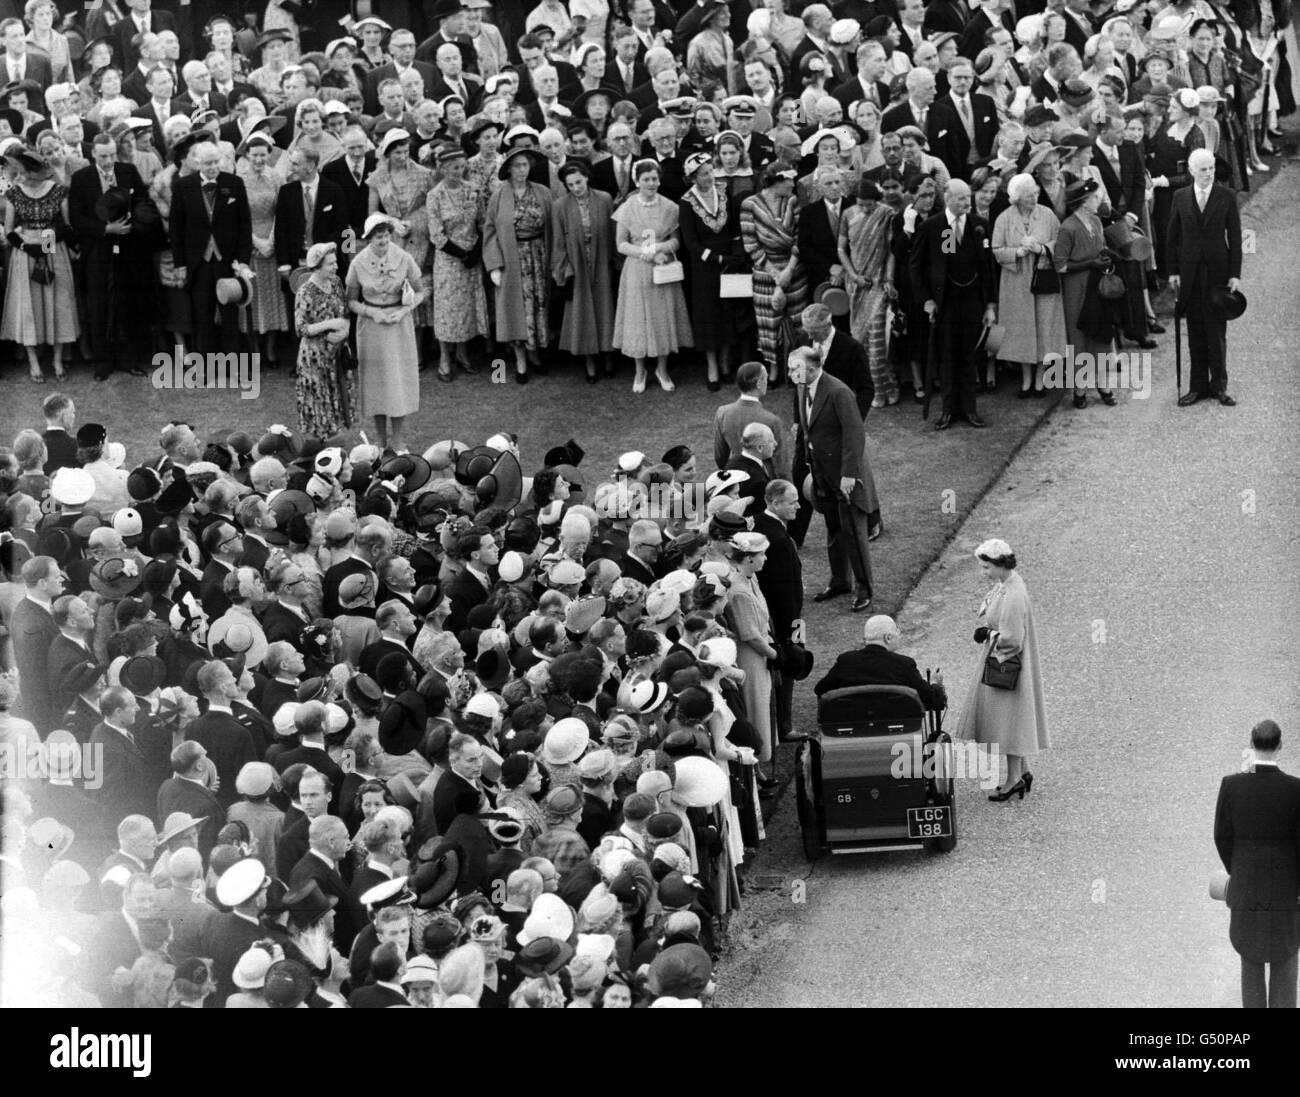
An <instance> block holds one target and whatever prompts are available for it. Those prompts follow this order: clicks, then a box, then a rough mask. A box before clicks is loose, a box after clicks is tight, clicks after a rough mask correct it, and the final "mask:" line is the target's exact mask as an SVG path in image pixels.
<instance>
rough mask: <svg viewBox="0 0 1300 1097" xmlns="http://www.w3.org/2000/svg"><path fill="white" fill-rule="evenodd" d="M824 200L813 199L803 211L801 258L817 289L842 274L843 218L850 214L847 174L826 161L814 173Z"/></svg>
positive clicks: (800, 222)
mask: <svg viewBox="0 0 1300 1097" xmlns="http://www.w3.org/2000/svg"><path fill="white" fill-rule="evenodd" d="M813 182H814V183H815V184H816V186H817V189H818V190H819V191H820V192H821V199H820V200H819V201H816V202H809V203H808V205H806V206H804V208H803V209H802V210H800V212H799V228H798V243H799V259H800V261H801V262H802V263H803V267H804V270H805V271H806V272H807V275H808V285H809V286H810V287H811V288H813V289H816V288H817V287H818V286H820V285H821V284H822V283H823V282H829V281H831V280H832V279H833V278H834V277H835V276H837V275H839V274H840V269H839V268H840V255H839V243H838V242H839V232H840V219H841V218H842V217H843V216H844V215H845V214H847V213H848V208H847V206H846V205H845V202H844V173H843V172H842V171H840V169H839V168H837V167H833V166H831V165H828V164H823V165H822V166H820V167H819V168H817V170H816V171H814V172H813Z"/></svg>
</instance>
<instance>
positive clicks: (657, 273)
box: [651, 259, 686, 286]
mask: <svg viewBox="0 0 1300 1097" xmlns="http://www.w3.org/2000/svg"><path fill="white" fill-rule="evenodd" d="M651 275H652V277H653V278H654V283H655V285H656V286H667V285H671V284H672V283H673V282H684V281H685V280H686V270H685V268H684V267H683V266H682V261H681V260H680V259H673V260H671V261H670V262H667V263H661V264H659V266H657V267H654V268H652V270H651Z"/></svg>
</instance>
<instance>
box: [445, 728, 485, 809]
mask: <svg viewBox="0 0 1300 1097" xmlns="http://www.w3.org/2000/svg"><path fill="white" fill-rule="evenodd" d="M447 761H448V767H447V770H446V772H444V773H443V775H442V776H441V777H439V778H438V783H437V785H435V786H434V789H433V818H434V822H435V823H436V824H437V827H438V833H439V834H446V833H447V831H448V830H449V829H450V828H451V824H452V823H453V822H455V820H456V817H457V816H458V815H475V814H477V813H478V810H479V807H480V806H481V804H482V802H483V800H484V795H483V786H482V785H481V784H480V778H481V777H482V774H483V747H482V745H481V744H480V743H479V741H478V740H477V739H475V738H473V737H472V736H469V735H460V734H457V735H453V736H452V738H451V743H450V745H449V746H448V748H447Z"/></svg>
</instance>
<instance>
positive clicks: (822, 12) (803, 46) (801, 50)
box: [790, 4, 849, 88]
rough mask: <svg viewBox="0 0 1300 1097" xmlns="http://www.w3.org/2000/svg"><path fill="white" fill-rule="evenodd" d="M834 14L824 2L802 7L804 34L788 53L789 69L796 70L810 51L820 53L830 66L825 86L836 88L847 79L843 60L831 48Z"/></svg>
mask: <svg viewBox="0 0 1300 1097" xmlns="http://www.w3.org/2000/svg"><path fill="white" fill-rule="evenodd" d="M834 24H835V16H834V15H832V14H831V9H830V8H828V7H827V6H826V5H825V4H809V5H808V6H807V7H806V8H804V9H803V27H804V35H803V38H801V39H800V40H799V44H798V45H797V46H795V48H794V52H793V53H792V54H791V55H790V71H791V72H798V71H799V64H800V62H801V61H803V59H804V57H806V56H807V55H808V54H810V53H820V54H821V55H822V56H823V57H825V58H826V61H827V63H828V64H829V65H830V67H831V75H830V79H828V80H827V81H826V86H827V87H829V88H836V87H838V86H839V85H840V84H842V83H844V81H845V80H847V79H848V75H849V74H848V72H847V71H846V70H845V68H844V62H843V61H842V60H841V59H840V58H839V57H838V56H837V55H836V53H835V51H834V50H833V49H831V27H832V26H834Z"/></svg>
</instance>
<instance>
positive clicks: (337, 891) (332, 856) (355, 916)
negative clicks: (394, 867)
mask: <svg viewBox="0 0 1300 1097" xmlns="http://www.w3.org/2000/svg"><path fill="white" fill-rule="evenodd" d="M307 840H308V842H309V843H310V848H309V849H308V851H307V853H306V854H305V855H304V856H303V857H302V858H301V859H300V860H299V861H298V863H297V864H296V865H294V867H293V869H292V871H291V872H290V873H289V880H288V884H289V887H290V888H299V887H302V885H303V884H305V883H307V881H309V880H314V881H315V882H316V884H317V886H318V887H319V888H320V889H321V891H322V892H323V893H324V894H325V895H326V896H327V897H328V896H331V895H333V896H335V897H337V898H338V901H339V903H338V906H337V907H335V908H334V941H335V943H336V944H337V945H338V947H339V951H340V952H343V953H344V954H345V955H346V954H347V952H348V950H349V949H351V947H352V940H353V938H354V937H356V935H357V934H358V933H359V932H360V931H361V927H362V926H364V925H365V924H366V915H365V911H364V910H362V908H361V904H360V903H359V902H357V899H356V897H355V896H354V895H353V894H352V893H351V892H350V891H349V890H348V886H347V884H345V883H344V882H343V876H342V874H341V873H340V872H339V868H338V865H339V862H340V861H341V860H343V858H344V857H346V856H347V855H348V851H349V849H350V847H351V840H350V839H349V838H348V828H347V826H346V825H345V824H344V822H343V820H342V819H339V818H337V817H336V816H333V815H321V816H319V817H318V818H316V819H313V820H312V821H311V824H310V825H309V827H308V832H307Z"/></svg>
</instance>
